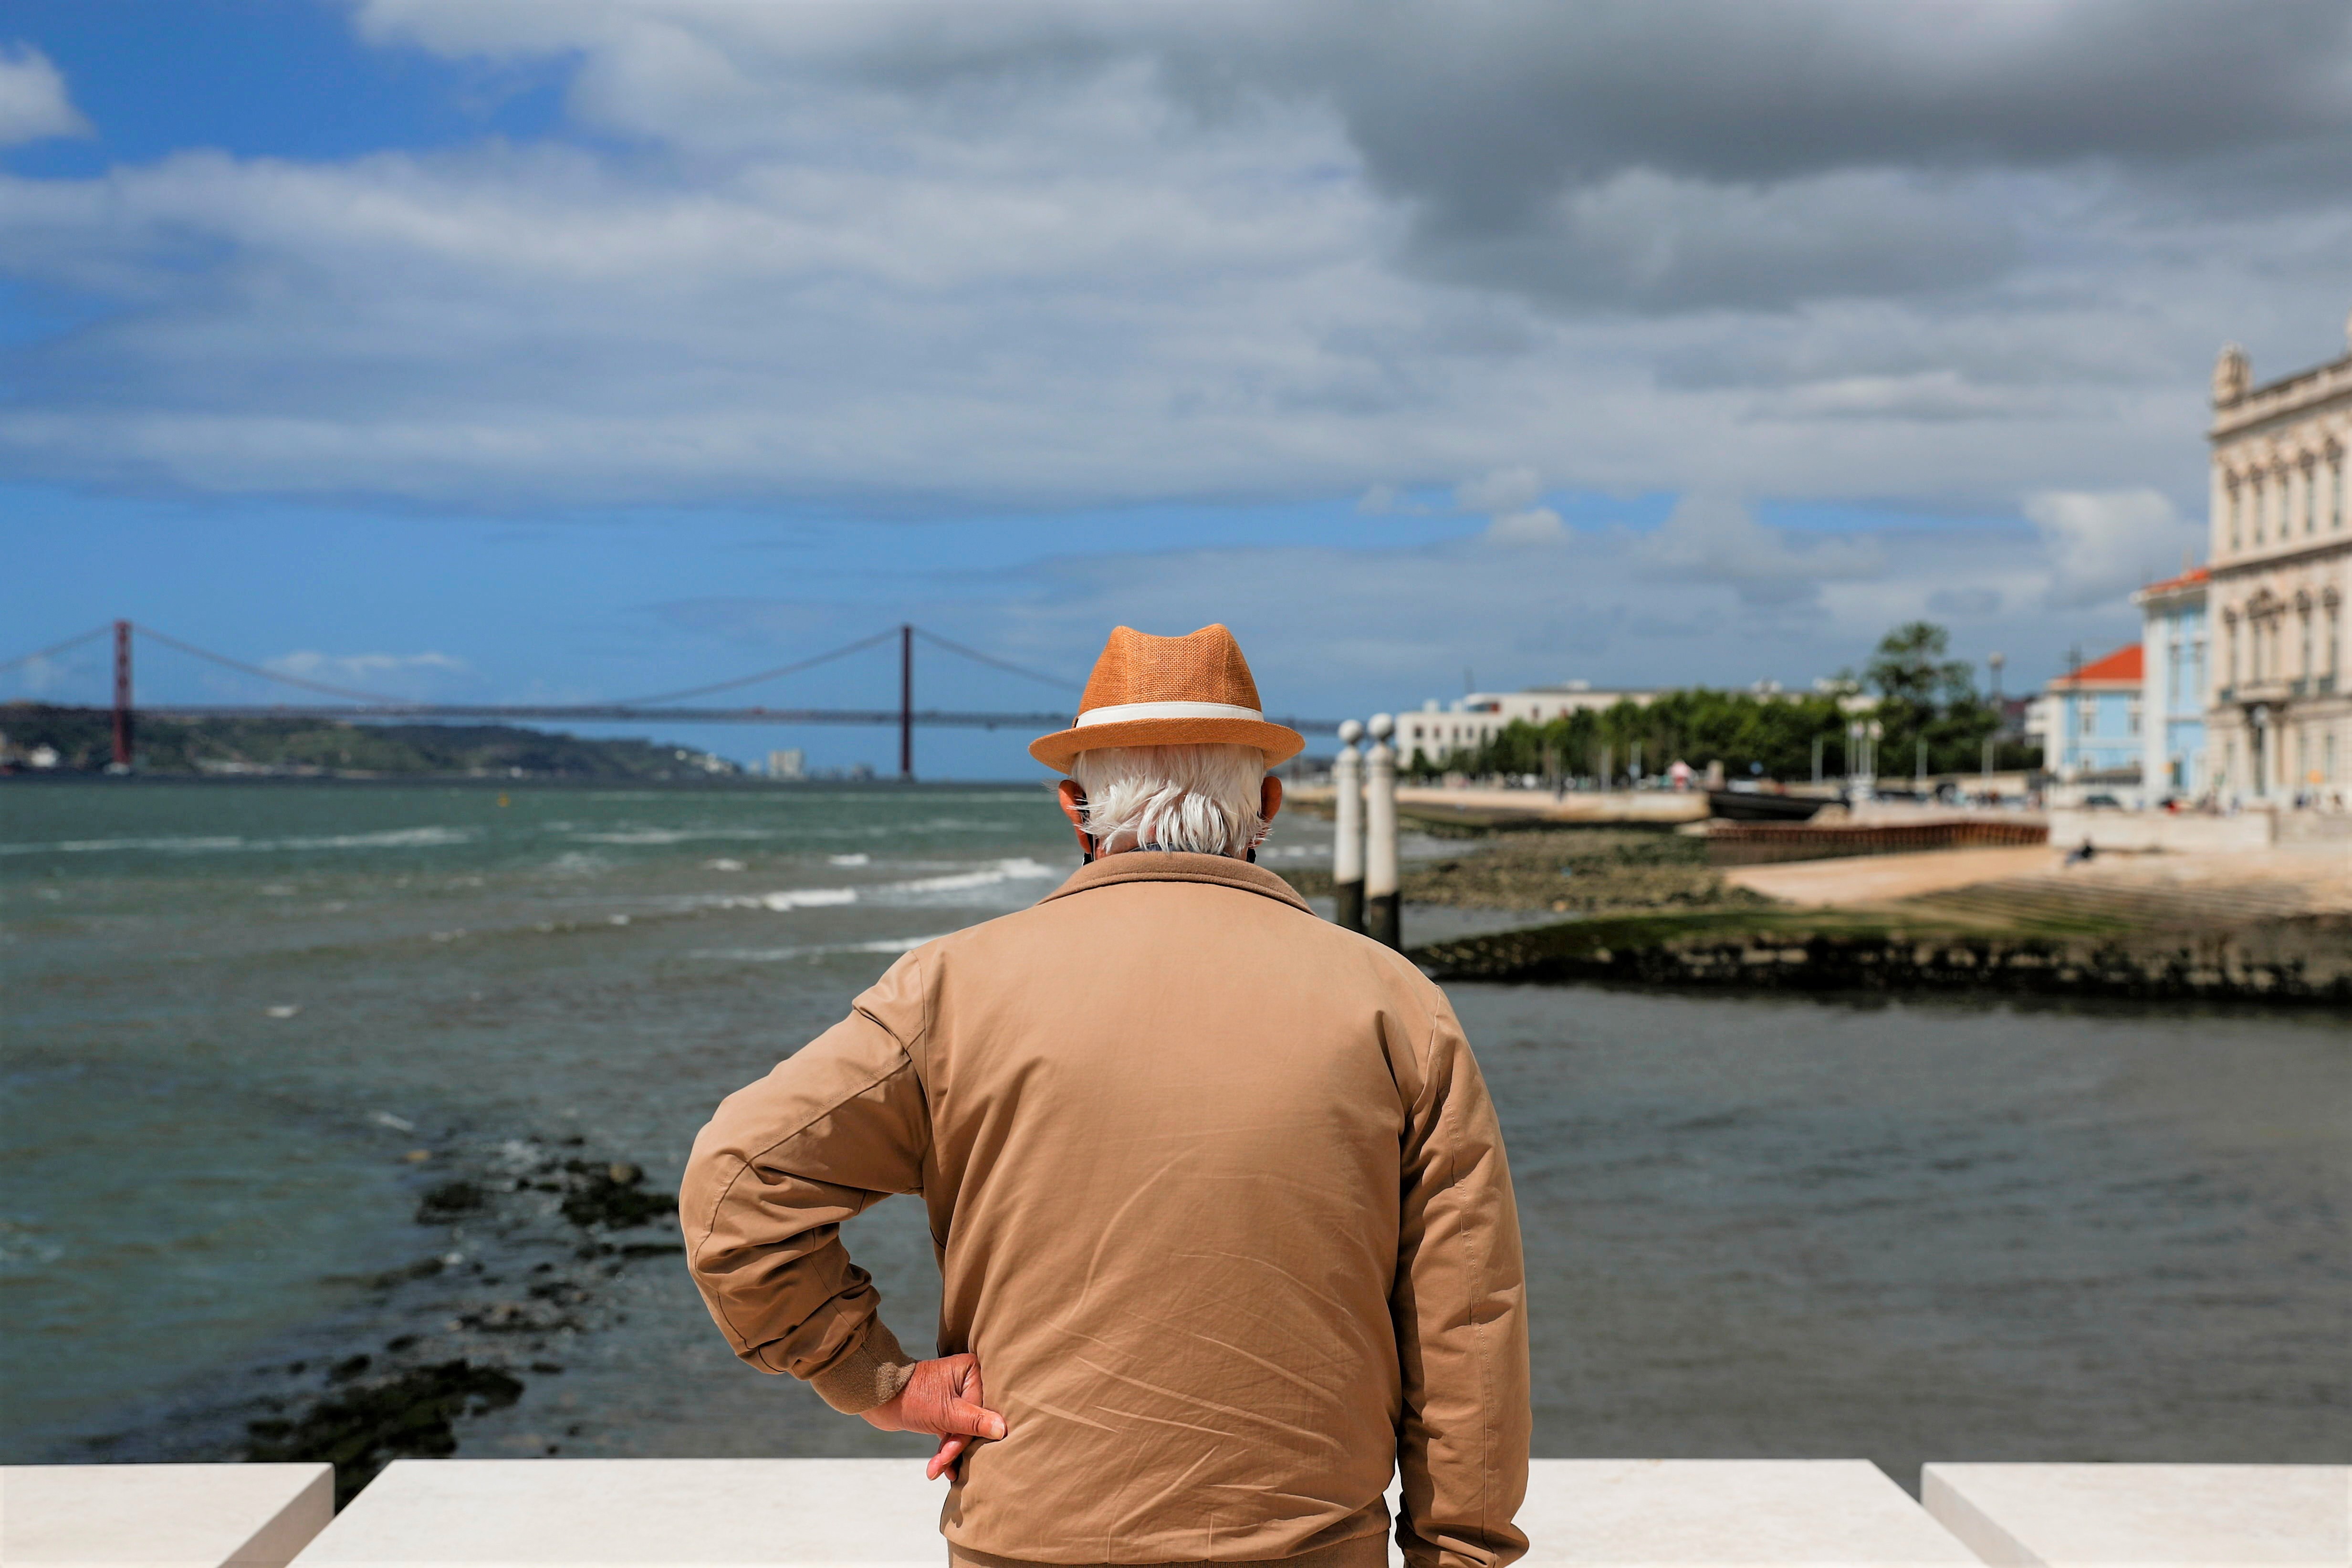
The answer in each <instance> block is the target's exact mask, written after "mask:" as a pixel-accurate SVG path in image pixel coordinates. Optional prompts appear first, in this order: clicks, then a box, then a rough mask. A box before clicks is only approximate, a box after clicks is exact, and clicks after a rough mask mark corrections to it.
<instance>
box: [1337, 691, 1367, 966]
mask: <svg viewBox="0 0 2352 1568" xmlns="http://www.w3.org/2000/svg"><path fill="white" fill-rule="evenodd" d="M1363 734H1364V727H1363V726H1362V725H1361V724H1359V723H1357V722H1356V721H1354V720H1353V719H1350V720H1349V721H1347V722H1346V723H1344V724H1341V725H1340V726H1339V755H1338V756H1337V757H1335V758H1333V759H1332V761H1331V789H1332V826H1333V827H1334V829H1335V831H1336V832H1337V834H1338V837H1337V838H1336V839H1335V841H1334V842H1333V844H1332V847H1331V903H1332V906H1333V907H1332V910H1331V919H1332V920H1333V921H1334V922H1336V923H1337V924H1338V925H1339V926H1340V927H1341V928H1342V929H1343V930H1347V931H1361V930H1363V929H1364V761H1363V758H1362V757H1360V756H1359V755H1358V754H1357V752H1356V742H1358V741H1360V740H1361V739H1362V738H1363Z"/></svg>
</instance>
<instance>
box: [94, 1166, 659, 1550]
mask: <svg viewBox="0 0 2352 1568" xmlns="http://www.w3.org/2000/svg"><path fill="white" fill-rule="evenodd" d="M584 1144H585V1141H584V1140H583V1139H581V1138H578V1137H570V1138H562V1139H547V1138H541V1137H538V1136H530V1137H524V1138H520V1139H512V1140H508V1141H505V1142H499V1143H496V1144H492V1145H488V1146H478V1147H472V1148H459V1149H417V1150H415V1151H412V1152H410V1154H409V1155H408V1156H407V1158H408V1161H409V1163H412V1164H414V1165H415V1166H417V1167H418V1168H419V1170H420V1173H423V1172H425V1170H427V1169H428V1168H429V1171H430V1173H431V1177H432V1180H431V1183H430V1184H429V1185H427V1186H425V1188H424V1190H423V1191H422V1193H421V1194H420V1195H419V1197H418V1200H417V1205H416V1209H415V1215H414V1217H415V1223H416V1224H417V1225H418V1226H422V1227H428V1228H429V1229H430V1231H431V1232H433V1233H434V1239H433V1241H432V1242H431V1243H430V1244H429V1245H430V1246H431V1247H432V1248H433V1250H431V1251H428V1252H425V1255H424V1256H421V1257H419V1258H415V1260H413V1261H411V1262H409V1263H407V1264H404V1265H402V1266H399V1267H396V1268H388V1269H386V1270H384V1271H383V1272H382V1273H379V1274H376V1275H373V1276H371V1277H369V1278H368V1279H365V1280H363V1281H359V1282H358V1283H360V1284H361V1286H362V1295H361V1300H359V1302H357V1303H356V1304H355V1305H354V1307H353V1308H352V1310H351V1311H350V1312H349V1313H347V1314H339V1316H338V1319H337V1321H335V1322H334V1323H331V1324H328V1325H323V1326H322V1327H321V1329H320V1331H315V1332H314V1333H313V1334H312V1335H311V1336H310V1339H309V1341H308V1342H310V1343H312V1344H323V1345H330V1346H331V1347H333V1348H332V1349H331V1350H330V1351H329V1352H327V1353H318V1352H316V1351H313V1352H311V1353H308V1354H300V1355H297V1356H294V1357H292V1358H290V1359H286V1358H282V1357H281V1358H278V1359H271V1360H268V1361H266V1362H263V1363H259V1364H256V1365H252V1366H250V1367H249V1368H247V1371H246V1372H245V1373H243V1374H242V1376H243V1386H242V1387H239V1388H236V1390H235V1391H234V1392H225V1390H224V1387H223V1381H222V1380H219V1379H209V1380H207V1382H206V1384H205V1388H204V1389H203V1390H200V1391H199V1392H198V1393H197V1394H195V1395H194V1396H193V1397H188V1398H184V1399H182V1400H179V1401H177V1402H175V1403H174V1404H173V1405H172V1406H171V1407H169V1408H167V1409H166V1410H164V1411H163V1412H162V1413H160V1415H158V1417H157V1418H155V1419H153V1420H152V1421H143V1420H142V1422H141V1423H140V1424H139V1427H138V1429H136V1430H133V1431H129V1432H123V1433H118V1434H116V1435H114V1436H107V1437H100V1438H96V1439H91V1440H88V1441H85V1442H83V1443H81V1444H79V1445H77V1447H79V1449H80V1450H81V1457H83V1458H103V1459H110V1460H122V1461H127V1460H136V1459H151V1458H152V1459H173V1460H183V1461H185V1460H203V1459H247V1460H275V1461H288V1460H303V1461H323V1462H325V1463H329V1464H331V1465H333V1466H334V1467H335V1487H336V1499H337V1506H338V1507H340V1506H341V1504H342V1503H343V1502H344V1501H347V1500H349V1499H350V1498H351V1497H352V1496H353V1495H354V1494H356V1493H357V1492H358V1491H359V1489H361V1488H362V1487H363V1486H365V1485H366V1484H367V1482H368V1481H369V1480H370V1479H373V1477H374V1476H375V1475H376V1474H377V1472H379V1471H380V1470H382V1469H383V1467H384V1466H385V1465H387V1464H390V1463H391V1462H392V1461H393V1460H394V1459H401V1458H446V1457H447V1456H449V1455H451V1454H454V1453H456V1452H457V1448H458V1445H459V1437H460V1428H461V1427H462V1426H463V1424H464V1423H465V1422H467V1420H469V1419H471V1418H473V1417H476V1416H480V1415H488V1413H490V1412H492V1411H495V1410H501V1409H505V1408H507V1407H508V1406H510V1405H514V1404H516V1403H518V1402H519V1401H520V1400H521V1399H522V1398H523V1396H524V1394H525V1393H526V1391H527V1390H528V1389H529V1387H530V1384H532V1383H533V1382H534V1381H538V1380H544V1379H548V1378H553V1377H560V1376H562V1373H563V1371H564V1359H565V1355H566V1352H567V1351H568V1350H569V1349H572V1348H573V1347H576V1346H578V1345H579V1344H580V1343H581V1342H582V1341H583V1338H584V1337H585V1336H589V1335H593V1334H595V1333H598V1332H599V1331H604V1330H605V1329H608V1328H610V1327H612V1326H614V1324H616V1323H620V1322H625V1321H626V1318H625V1315H624V1314H622V1313H621V1312H620V1311H619V1310H618V1309H617V1308H616V1307H615V1306H614V1305H613V1304H612V1303H611V1301H610V1300H609V1296H610V1294H611V1292H610V1290H609V1289H608V1287H609V1286H610V1284H611V1283H612V1282H613V1281H614V1280H615V1279H617V1278H618V1277H619V1276H620V1275H621V1274H622V1273H624V1272H625V1271H626V1270H628V1269H630V1268H635V1267H636V1266H637V1265H639V1264H641V1263H646V1262H667V1261H671V1260H675V1259H676V1258H677V1256H678V1251H679V1240H678V1235H677V1212H676V1205H675V1202H674V1200H673V1199H672V1197H671V1195H670V1193H669V1191H668V1189H667V1187H666V1186H661V1185H655V1184H649V1183H648V1182H647V1180H646V1173H645V1171H644V1169H643V1168H642V1167H641V1166H639V1165H637V1164H636V1163H634V1162H629V1161H622V1160H611V1159H606V1158H599V1157H596V1156H593V1155H592V1154H590V1153H589V1152H587V1150H586V1148H585V1146H584ZM565 1435H567V1436H578V1435H579V1428H577V1427H573V1428H571V1429H569V1430H568V1432H567V1433H566V1434H565ZM545 1451H546V1452H547V1453H549V1454H556V1453H560V1452H561V1451H562V1443H561V1442H555V1443H550V1444H548V1445H547V1446H546V1450H545Z"/></svg>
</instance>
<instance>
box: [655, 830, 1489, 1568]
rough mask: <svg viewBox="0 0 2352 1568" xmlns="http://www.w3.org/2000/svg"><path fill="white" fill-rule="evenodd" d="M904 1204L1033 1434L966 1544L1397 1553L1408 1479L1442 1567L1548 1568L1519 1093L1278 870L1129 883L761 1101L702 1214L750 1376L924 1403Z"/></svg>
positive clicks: (950, 1329)
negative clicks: (1523, 1521)
mask: <svg viewBox="0 0 2352 1568" xmlns="http://www.w3.org/2000/svg"><path fill="white" fill-rule="evenodd" d="M890 1193H915V1194H920V1195H921V1196H922V1198H923V1201H924V1203H925V1204H926V1205H928V1207H929V1210H930V1223H931V1239H932V1242H933V1244H934V1245H935V1246H936V1247H937V1248H938V1251H939V1259H940V1273H941V1275H942V1278H943V1280H944V1295H943V1298H942V1307H941V1312H940V1353H942V1354H954V1353H958V1352H964V1351H971V1352H974V1353H976V1354H977V1355H978V1356H979V1358H980V1365H981V1372H982V1376H983V1377H984V1378H985V1380H986V1392H987V1398H988V1402H989V1404H990V1405H992V1407H994V1408H995V1409H997V1410H1000V1411H1002V1412H1003V1415H1004V1417H1005V1420H1006V1422H1007V1424H1008V1426H1009V1432H1008V1435H1007V1436H1005V1438H1004V1439H1003V1441H1001V1442H995V1443H982V1444H979V1445H977V1446H976V1447H974V1448H973V1449H972V1450H971V1452H970V1453H969V1454H968V1456H967V1457H966V1458H965V1459H964V1461H963V1464H962V1467H961V1470H962V1474H961V1479H959V1480H958V1481H957V1483H956V1484H955V1486H954V1487H953V1488H952V1489H951V1490H950V1493H949V1495H948V1500H947V1505H946V1509H945V1511H944V1513H943V1515H942V1518H941V1529H942V1531H944V1533H945V1534H946V1536H947V1538H948V1541H949V1542H950V1549H951V1555H952V1556H953V1557H954V1558H956V1559H958V1560H960V1561H964V1562H971V1563H982V1564H986V1563H990V1562H991V1561H992V1559H1004V1558H1009V1559H1017V1560H1020V1561H1024V1562H1031V1563H1179V1562H1182V1563H1192V1562H1220V1563H1236V1562H1255V1561H1259V1560H1265V1559H1276V1558H1289V1559H1298V1558H1311V1560H1312V1563H1313V1564H1314V1568H1334V1565H1336V1568H1357V1565H1359V1564H1361V1565H1362V1568H1381V1564H1383V1563H1385V1545H1384V1542H1383V1539H1382V1537H1383V1532H1384V1530H1385V1527H1386V1523H1387V1517H1388V1516H1387V1510H1386V1508H1385V1506H1384V1505H1383V1503H1382V1501H1381V1492H1382V1490H1383V1489H1385V1488H1386V1486H1387V1484H1388V1480H1389V1476H1390V1470H1391V1464H1394V1465H1395V1466H1396V1467H1397V1468H1399V1470H1400V1472H1401V1474H1402V1478H1403V1500H1404V1510H1405V1515H1406V1518H1405V1520H1404V1521H1402V1523H1401V1524H1400V1527H1399V1539H1400V1540H1401V1542H1402V1544H1403V1547H1404V1551H1405V1555H1406V1558H1407V1561H1408V1562H1409V1563H1412V1564H1413V1565H1414V1568H1437V1565H1439V1564H1445V1565H1448V1568H1486V1565H1490V1564H1502V1563H1509V1562H1510V1561H1512V1560H1513V1559H1514V1558H1516V1557H1517V1556H1518V1555H1519V1554H1520V1553H1521V1552H1524V1551H1525V1550H1526V1548H1527V1541H1526V1538H1525V1537H1524V1536H1522V1535H1521V1534H1520V1533H1519V1532H1518V1531H1517V1530H1516V1529H1514V1528H1513V1526H1512V1523H1511V1519H1512V1516H1513V1514H1515V1513H1516V1512H1517V1509H1518V1506H1519V1500H1520V1496H1521V1494H1522V1492H1523V1491H1524V1490H1525V1488H1526V1483H1527V1461H1528V1420H1529V1417H1528V1349H1527V1318H1526V1289H1525V1280H1524V1276H1523V1271H1522V1268H1521V1265H1520V1258H1519V1227H1518V1216H1517V1210H1516V1209H1515V1208H1514V1206H1513V1204H1512V1199H1511V1180H1510V1173H1509V1171H1508V1169H1507V1166H1506V1165H1505V1163H1504V1158H1503V1143H1502V1136H1501V1132H1500V1131H1499V1129H1498V1128H1497V1126H1496V1120H1495V1110H1494V1106H1493V1104H1492V1102H1491V1101H1490V1100H1488V1099H1487V1096H1486V1084H1485V1083H1484V1081H1483V1080H1482V1079H1480V1078H1479V1075H1478V1066H1477V1063H1476V1062H1475V1061H1474V1060H1472V1059H1471V1055H1470V1047H1468V1045H1467V1044H1465V1042H1464V1040H1463V1037H1462V1030H1461V1026H1459V1025H1458V1024H1456V1023H1455V1022H1454V1014H1453V1012H1452V1010H1451V1009H1450V1008H1449V1007H1448V1006H1447V1005H1446V1001H1445V996H1444V993H1443V992H1441V991H1439V990H1438V988H1437V987H1436V986H1435V985H1433V984H1430V983H1429V982H1428V981H1427V980H1426V979H1424V978H1423V976H1422V975H1421V974H1420V973H1419V972H1418V971H1416V970H1415V969H1414V968H1413V967H1412V965H1411V964H1410V963H1406V962H1405V961H1404V960H1403V959H1402V958H1401V957H1399V956H1398V955H1397V954H1395V953H1393V952H1389V951H1388V950H1387V949H1385V948H1382V947H1380V946H1378V945H1377V944H1375V943H1373V942H1368V941H1367V940H1365V939H1364V938H1363V937H1360V936H1357V935H1354V934H1351V933H1350V932H1348V931H1341V930H1340V929H1339V927H1337V926H1334V925H1331V924H1328V923H1327V922H1325V921H1320V920H1318V919H1316V918H1315V916H1314V915H1313V914H1312V913H1310V912H1309V911H1308V910H1307V906H1306V905H1305V904H1304V903H1303V902H1302V901H1301V900H1299V899H1298V897H1297V895H1296V894H1295V893H1293V892H1292V891H1291V890H1290V889H1289V887H1288V886H1287V885H1286V884H1285V883H1284V882H1283V881H1282V879H1280V878H1278V877H1276V876H1274V875H1273V874H1272V873H1270V872H1268V871H1265V870H1263V869H1261V868H1258V867H1255V866H1251V865H1247V864H1244V862H1242V861H1238V860H1233V859H1227V858H1222V857H1215V856H1207V855H1184V854H1167V853H1159V852H1134V853H1128V854H1120V855H1114V856H1110V857H1108V858H1104V859H1101V860H1097V861H1096V862H1095V863H1094V864H1092V865H1090V866H1087V867H1086V868H1083V869H1081V870H1080V871H1079V872H1078V873H1077V874H1076V876H1074V877H1072V878H1071V879H1069V880H1068V881H1067V882H1066V883H1065V884H1063V886H1062V887H1061V889H1059V890H1058V891H1056V892H1055V893H1053V894H1052V895H1050V896H1049V897H1047V898H1046V899H1045V900H1044V901H1043V902H1042V903H1040V904H1038V905H1037V906H1036V907H1034V909H1029V910H1023V911H1021V912H1020V913H1018V914H1013V915H1007V916H1005V917H1004V918H1003V919H1001V920H995V921H989V922H987V923H986V924H984V925H979V926H974V927H971V929H969V930H966V931H958V932H956V933H955V934H954V935H952V936H947V937H942V938H940V940H939V941H937V942H929V943H927V944H926V945H924V946H922V947H919V948H917V949H916V950H915V951H914V952H909V953H908V954H907V955H906V956H905V957H904V958H902V959H900V960H899V961H898V963H894V964H893V965H891V967H890V971H889V973H887V974H885V975H883V977H882V978H881V979H880V980H879V981H878V982H877V983H876V984H875V985H874V987H873V988H872V989H871V990H869V991H867V992H866V994H864V995H862V996H860V997H858V999H857V1002H856V1009H855V1011H853V1012H852V1013H851V1014H850V1016H848V1017H847V1018H845V1019H844V1020H842V1022H840V1023H839V1024H837V1025H835V1026H834V1027H832V1028H831V1029H828V1030H826V1031H825V1033H824V1034H823V1035H822V1036H820V1037H817V1038H816V1039H815V1040H814V1041H813V1042H811V1043H810V1044H809V1045H808V1046H806V1047H803V1049H802V1050H801V1051H800V1052H799V1053H798V1054H797V1055H795V1056H793V1057H792V1058H789V1059H788V1060H786V1061H785V1062H783V1063H782V1065H781V1066H779V1067H778V1068H776V1069H775V1071H773V1072H772V1073H770V1074H769V1075H768V1076H767V1077H766V1078H764V1079H761V1080H760V1081H759V1082H757V1083H755V1084H753V1085H751V1087H750V1088H748V1089H742V1090H740V1091H739V1092H737V1093H735V1094H733V1095H730V1096H729V1097H728V1099H727V1100H726V1102H725V1103H724V1104H722V1105H721V1106H720V1107H719V1112H718V1114H717V1115H716V1116H715V1117H713V1118H712V1119H711V1121H710V1124H709V1126H708V1127H706V1128H704V1129H703V1130H702V1134H701V1136H700V1137H698V1139H696V1140H695V1145H694V1154H693V1157H692V1160H691V1162H690V1163H688V1168H687V1173H686V1183H685V1189H684V1191H683V1192H682V1193H681V1194H680V1197H679V1207H680V1213H681V1217H682V1220H683V1223H684V1226H685V1230H686V1237H687V1249H688V1261H689V1266H690V1267H691V1268H692V1269H693V1271H694V1278H695V1282H696V1283H697V1284H698V1286H700V1288H701V1289H702V1293H703V1298H704V1300H707V1301H708V1302H709V1306H710V1313H711V1316H712V1317H713V1318H714V1319H716V1320H717V1321H718V1323H719V1328H720V1329H721V1330H723V1331H725V1333H726V1335H727V1338H728V1340H729V1341H730V1342H731V1343H732V1344H733V1345H734V1347H735V1352H736V1353H737V1354H738V1355H740V1356H741V1357H742V1358H743V1359H744V1360H746V1361H748V1362H750V1363H751V1364H752V1365H754V1366H756V1367H759V1368H761V1369H762V1370H763V1371H768V1372H789V1373H793V1375H794V1376H796V1377H803V1378H806V1379H808V1380H809V1381H810V1382H811V1383H812V1384H814V1385H815V1387H816V1389H817V1392H818V1393H819V1394H823V1395H824V1398H825V1399H826V1401H827V1402H828V1403H830V1404H832V1405H835V1407H836V1408H839V1409H842V1410H848V1411H856V1410H864V1409H867V1408H870V1407H871V1406H873V1405H877V1404H879V1403H881V1402H882V1401H884V1400H886V1399H887V1398H889V1397H891V1396H892V1395H893V1394H896V1393H897V1392H898V1389H899V1388H900V1387H901V1386H903V1384H904V1383H905V1381H906V1376H907V1367H908V1365H909V1364H910V1361H909V1358H908V1356H907V1355H906V1353H905V1352H902V1351H900V1349H899V1348H898V1342H897V1341H896V1340H895V1339H894V1338H892V1336H891V1334H890V1331H889V1330H888V1329H887V1328H886V1327H884V1326H883V1324H882V1322H881V1321H880V1320H879V1319H878V1318H877V1316H876V1308H877V1296H876V1293H875V1290H874V1287H873V1284H872V1281H871V1280H870V1279H868V1277H867V1276H866V1273H865V1271H864V1270H862V1269H860V1268H857V1267H856V1265H854V1264H852V1263H851V1262H850V1260H849V1256H848V1253H847V1252H846V1250H845V1249H844V1247H842V1245H841V1240H840V1236H839V1228H838V1227H839V1226H840V1223H841V1222H842V1221H843V1220H845V1219H847V1218H849V1217H850V1216H851V1215H856V1214H857V1213H859V1212H860V1211H862V1210H864V1209H866V1208H867V1207H870V1206H871V1205H874V1204H876V1203H877V1202H879V1201H880V1200H881V1199H882V1197H883V1196H884V1195H885V1194H890ZM1302 1568H1303V1565H1302Z"/></svg>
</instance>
